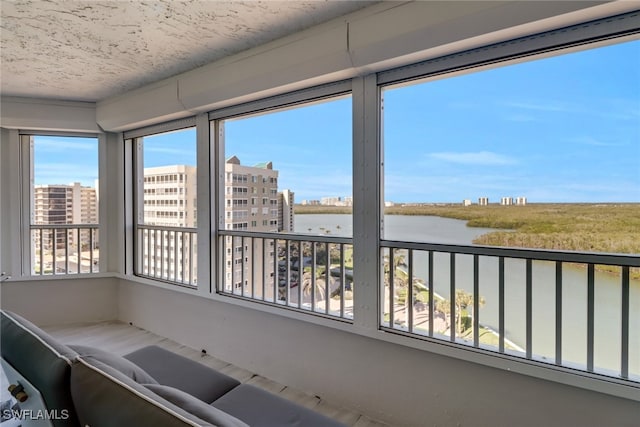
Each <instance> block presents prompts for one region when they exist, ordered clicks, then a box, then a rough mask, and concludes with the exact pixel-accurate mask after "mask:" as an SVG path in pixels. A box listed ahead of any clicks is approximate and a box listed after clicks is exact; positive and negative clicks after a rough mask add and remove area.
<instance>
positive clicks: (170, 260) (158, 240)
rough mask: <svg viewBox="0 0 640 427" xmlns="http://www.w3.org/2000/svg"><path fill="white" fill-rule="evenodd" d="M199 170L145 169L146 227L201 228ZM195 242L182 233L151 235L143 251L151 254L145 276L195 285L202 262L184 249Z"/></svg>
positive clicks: (142, 244)
mask: <svg viewBox="0 0 640 427" xmlns="http://www.w3.org/2000/svg"><path fill="white" fill-rule="evenodd" d="M196 174H197V168H196V167H195V166H189V165H168V166H157V167H152V168H144V225H147V226H148V225H152V226H160V227H177V228H195V227H196V226H197V205H196V202H197V193H196V184H197V183H196V181H197V176H196ZM192 244H193V242H192V241H191V238H186V234H185V235H181V234H179V233H175V232H173V233H166V234H165V233H160V234H158V233H157V232H147V233H143V234H142V237H141V242H140V247H141V248H147V250H149V254H148V256H144V257H142V260H141V264H140V266H139V267H140V268H141V269H142V272H143V273H144V274H157V273H158V272H159V271H161V272H162V275H163V278H165V279H168V278H170V277H189V279H190V280H191V279H192V280H193V281H194V283H195V277H197V271H198V258H197V257H196V256H195V255H194V254H193V253H192V252H191V251H190V250H185V248H184V246H186V247H190V246H191V245H192Z"/></svg>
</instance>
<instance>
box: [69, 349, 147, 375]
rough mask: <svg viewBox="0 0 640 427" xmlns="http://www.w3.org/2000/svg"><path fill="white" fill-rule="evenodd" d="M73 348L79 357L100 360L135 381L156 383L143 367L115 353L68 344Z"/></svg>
mask: <svg viewBox="0 0 640 427" xmlns="http://www.w3.org/2000/svg"><path fill="white" fill-rule="evenodd" d="M69 347H71V348H72V349H73V350H75V351H76V352H77V353H78V355H79V356H80V357H83V358H90V359H94V360H97V361H98V362H102V363H104V364H105V365H107V366H111V367H112V368H113V369H116V370H118V371H120V372H122V373H123V374H124V375H126V376H128V377H129V378H131V379H132V380H134V381H135V382H137V383H140V384H142V383H144V384H158V381H156V380H155V378H153V377H152V376H151V375H149V374H148V373H147V372H145V370H144V369H142V368H141V367H139V366H138V365H136V364H135V363H133V362H131V361H129V360H127V359H125V358H124V357H122V356H118V355H117V354H113V353H109V352H108V351H104V350H100V349H99V348H94V347H88V346H84V345H73V344H72V345H69Z"/></svg>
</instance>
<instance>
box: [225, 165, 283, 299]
mask: <svg viewBox="0 0 640 427" xmlns="http://www.w3.org/2000/svg"><path fill="white" fill-rule="evenodd" d="M292 194H293V193H292ZM224 212H225V215H224V227H225V229H227V230H248V231H257V232H277V231H278V229H279V226H278V171H277V170H274V169H273V164H272V163H271V162H267V163H260V164H257V165H255V166H245V165H242V164H240V159H239V158H238V157H236V156H233V157H230V158H229V159H227V161H226V163H225V193H224ZM243 240H244V239H238V238H232V237H227V239H226V244H225V248H226V249H225V250H226V253H225V281H224V282H225V287H226V288H227V290H228V291H231V289H234V290H235V291H238V290H240V289H242V286H243V285H244V286H245V287H246V286H248V285H249V282H250V280H251V281H252V282H257V281H254V280H252V278H251V274H253V273H254V272H264V274H263V275H262V277H263V278H264V280H265V288H267V289H273V277H274V274H273V268H274V265H273V262H274V261H273V258H274V255H273V251H274V242H273V240H269V241H267V242H268V244H265V245H261V244H256V245H255V246H254V247H253V248H251V249H252V250H251V249H250V248H249V247H248V242H246V241H244V242H243ZM252 243H254V244H255V243H256V242H255V241H253V242H252ZM263 248H264V249H265V250H266V251H267V252H268V253H263ZM252 257H253V259H252ZM243 265H244V271H243V268H242V266H243ZM263 267H264V270H263ZM257 274H260V273H257ZM261 280H262V279H261ZM261 280H260V281H261Z"/></svg>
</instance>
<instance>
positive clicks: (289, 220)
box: [278, 190, 295, 232]
mask: <svg viewBox="0 0 640 427" xmlns="http://www.w3.org/2000/svg"><path fill="white" fill-rule="evenodd" d="M294 196H295V194H294V193H293V191H291V190H282V191H280V192H279V193H278V231H288V232H291V231H293V230H294V218H295V216H294V213H293V205H294Z"/></svg>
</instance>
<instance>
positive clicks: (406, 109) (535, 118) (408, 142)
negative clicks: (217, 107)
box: [35, 41, 640, 203]
mask: <svg viewBox="0 0 640 427" xmlns="http://www.w3.org/2000/svg"><path fill="white" fill-rule="evenodd" d="M383 99H384V101H383V102H384V109H383V121H384V127H383V129H384V131H383V140H384V199H385V200H388V201H394V202H454V203H455V202H461V201H462V200H463V199H471V200H473V201H476V200H477V198H478V197H489V199H490V201H495V202H497V201H499V199H500V198H501V197H505V196H508V197H519V196H523V197H527V199H528V201H529V202H530V203H531V202H533V203H536V202H550V203H560V202H640V41H632V42H627V43H622V44H616V45H612V46H607V47H604V48H596V49H590V50H585V51H581V52H576V53H571V54H565V55H560V56H554V57H550V58H546V59H542V60H535V61H529V62H523V63H520V64H515V65H510V66H506V67H498V68H493V69H489V70H486V71H476V72H472V73H467V74H463V75H460V76H456V77H449V78H441V79H437V80H432V81H425V82H418V83H411V84H406V85H402V86H398V87H387V88H385V89H384V90H383ZM351 104H352V103H351V98H350V96H346V97H342V98H340V99H334V100H330V101H327V102H323V103H316V104H312V105H310V106H304V107H296V108H291V109H288V110H282V111H277V112H272V113H267V114H262V115H258V116H250V117H241V118H237V119H234V120H227V121H226V122H225V157H229V156H231V155H236V156H238V157H239V158H240V160H241V163H242V164H246V165H254V164H256V163H260V162H266V161H272V162H273V167H274V169H277V170H278V171H279V188H280V189H285V188H288V189H291V190H293V191H294V192H295V193H296V201H298V202H300V201H302V200H310V199H320V198H322V197H328V196H340V197H345V196H351V195H352V184H351V182H352V153H351V151H352V148H351V139H352V128H351V126H352V112H351ZM81 145H82V147H81ZM35 160H36V167H35V169H36V170H35V176H36V183H43V182H45V181H48V182H49V183H68V182H73V181H80V182H83V183H84V184H85V185H92V183H93V179H95V178H97V143H88V142H87V141H86V140H83V139H79V138H72V139H70V138H64V139H62V140H59V139H57V140H55V141H54V140H53V139H52V138H51V137H38V138H37V139H36V148H35ZM195 161H196V159H195V130H193V129H188V130H183V131H178V132H173V133H169V134H163V135H157V136H151V137H145V139H144V164H145V167H149V166H158V165H168V164H191V165H194V164H195ZM51 180H53V181H51Z"/></svg>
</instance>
